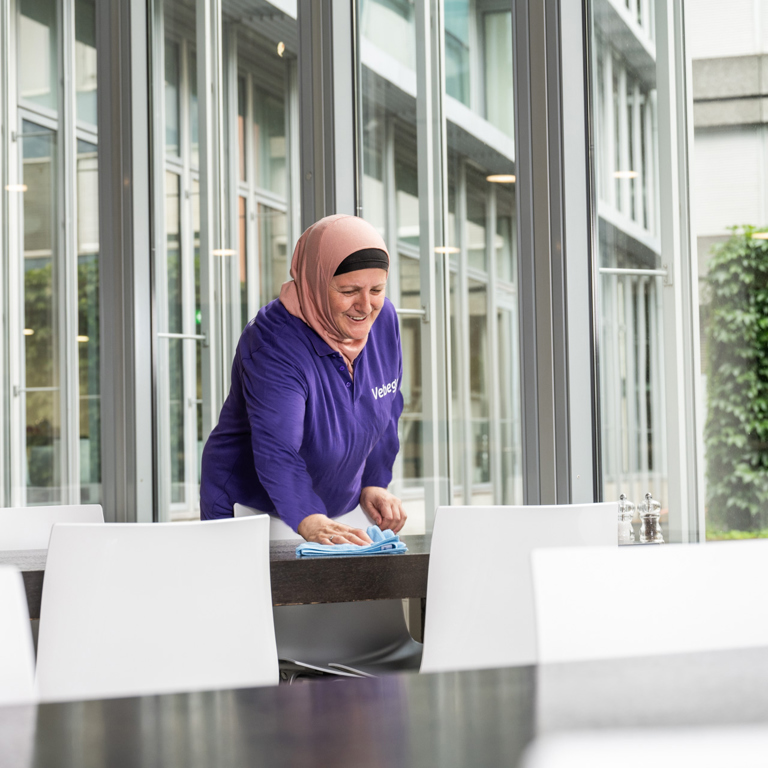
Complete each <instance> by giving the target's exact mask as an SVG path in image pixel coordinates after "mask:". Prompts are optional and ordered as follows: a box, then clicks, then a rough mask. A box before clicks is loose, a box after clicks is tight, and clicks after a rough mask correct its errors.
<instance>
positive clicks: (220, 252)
mask: <svg viewBox="0 0 768 768" xmlns="http://www.w3.org/2000/svg"><path fill="white" fill-rule="evenodd" d="M211 253H212V254H213V255H214V256H237V251H236V250H234V249H233V248H216V249H215V250H213V251H211Z"/></svg>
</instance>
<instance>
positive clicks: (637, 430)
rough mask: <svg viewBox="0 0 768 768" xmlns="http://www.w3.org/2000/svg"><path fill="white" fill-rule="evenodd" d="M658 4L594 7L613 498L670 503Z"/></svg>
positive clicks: (605, 0)
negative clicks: (660, 217) (649, 496)
mask: <svg viewBox="0 0 768 768" xmlns="http://www.w3.org/2000/svg"><path fill="white" fill-rule="evenodd" d="M652 6H653V3H648V4H643V3H638V4H637V7H636V15H635V17H633V16H632V15H631V14H629V13H628V12H626V11H625V10H624V9H623V8H622V7H620V6H618V5H616V4H615V3H614V2H613V0H600V1H599V2H596V3H595V4H594V7H593V39H594V46H593V59H592V71H593V90H594V94H595V99H594V101H595V114H594V116H593V119H594V125H595V137H596V164H595V176H596V181H597V209H598V239H599V271H600V280H599V284H598V291H599V306H600V315H601V325H600V338H601V342H600V349H601V354H600V402H601V426H602V438H601V439H602V451H601V453H602V465H603V466H602V472H603V497H604V498H606V499H612V498H617V497H618V495H619V494H620V493H626V494H627V495H628V496H629V497H630V498H632V499H639V498H642V496H643V495H644V494H645V493H646V492H647V491H651V492H652V493H653V494H654V496H656V497H658V498H661V499H666V498H667V477H666V473H667V467H666V458H665V452H666V440H667V439H666V428H665V397H664V372H663V353H664V350H663V337H662V333H661V328H662V322H663V313H662V295H661V289H662V281H663V272H664V265H663V263H662V257H661V241H660V235H659V221H658V207H659V203H658V199H659V192H658V181H657V180H658V151H657V147H656V135H657V117H656V61H655V58H654V53H653V52H654V42H653V29H654V26H653V11H652Z"/></svg>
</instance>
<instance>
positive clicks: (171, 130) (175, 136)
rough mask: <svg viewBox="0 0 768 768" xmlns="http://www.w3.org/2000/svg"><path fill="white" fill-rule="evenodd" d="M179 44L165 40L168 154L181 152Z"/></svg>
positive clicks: (166, 138)
mask: <svg viewBox="0 0 768 768" xmlns="http://www.w3.org/2000/svg"><path fill="white" fill-rule="evenodd" d="M179 70H180V62H179V46H178V44H177V43H175V42H174V41H173V40H168V39H166V41H165V151H166V152H167V153H168V154H169V155H177V156H178V155H179V154H181V145H180V143H179V142H180V140H181V136H180V132H179V80H180V71H179Z"/></svg>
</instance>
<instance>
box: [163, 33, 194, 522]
mask: <svg viewBox="0 0 768 768" xmlns="http://www.w3.org/2000/svg"><path fill="white" fill-rule="evenodd" d="M190 47H191V46H190V44H189V42H188V41H186V40H185V41H184V42H183V43H182V46H181V83H180V85H181V87H180V89H179V91H180V93H179V96H180V100H179V112H180V115H181V119H180V120H179V127H180V129H181V131H180V136H179V144H180V150H181V156H182V159H183V170H182V174H181V178H180V181H181V184H180V190H179V262H180V267H181V329H182V333H183V334H189V335H193V334H194V333H195V330H196V328H195V323H194V305H195V248H194V235H193V231H192V230H193V225H192V169H191V160H192V138H191V134H192V126H191V125H190V122H189V116H190V104H191V94H192V84H191V71H190V59H191V58H192V57H191V55H190ZM167 343H168V344H169V345H170V343H171V341H170V340H169V341H168V342H167ZM196 347H197V343H196V342H195V343H194V344H189V343H182V344H181V349H182V372H183V373H182V391H181V406H182V411H181V412H182V425H183V427H182V428H183V430H184V435H183V442H182V444H183V445H184V506H185V508H186V509H187V511H192V503H193V501H192V500H193V499H195V498H196V497H197V488H196V481H195V475H196V466H197V461H196V460H195V461H194V462H192V461H191V460H190V459H191V458H192V457H193V456H194V457H195V459H196V458H197V439H196V438H197V429H196V428H195V427H196V421H197V419H196V416H197V406H196V399H197V387H196V386H195V374H196V369H195V351H196ZM193 392H194V393H195V394H194V397H192V396H191V394H190V393H193Z"/></svg>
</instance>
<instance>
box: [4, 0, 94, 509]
mask: <svg viewBox="0 0 768 768" xmlns="http://www.w3.org/2000/svg"><path fill="white" fill-rule="evenodd" d="M15 10H16V11H17V13H16V14H14V15H13V16H12V23H13V24H14V25H15V26H14V29H13V31H12V34H13V35H14V39H15V40H16V41H18V45H17V46H16V59H15V61H14V62H6V64H7V65H9V66H10V67H11V71H12V72H14V73H15V75H14V77H15V82H16V83H17V85H18V88H17V89H14V90H12V91H11V92H12V93H15V95H16V97H17V100H16V103H14V104H7V105H6V106H7V109H8V112H7V114H8V116H9V120H10V122H11V125H12V128H11V132H12V134H13V135H14V137H15V138H16V139H18V141H15V142H14V143H13V144H12V145H11V150H10V155H9V156H10V157H11V158H13V157H14V156H15V157H17V158H18V165H16V164H14V163H13V162H12V163H11V165H10V166H9V168H8V176H7V180H8V181H7V186H6V190H7V192H8V194H9V195H10V196H11V199H10V201H9V210H10V212H11V217H10V218H9V219H8V221H9V222H13V221H19V222H20V229H19V231H18V232H17V231H15V228H14V227H11V229H10V232H9V233H8V240H7V242H8V243H9V244H10V249H9V252H8V257H9V258H8V261H7V268H8V271H7V274H8V277H9V281H10V282H9V284H8V305H7V312H8V314H7V321H8V325H7V329H8V332H9V337H10V340H9V344H8V347H7V349H8V350H9V366H8V368H7V370H5V371H4V375H7V377H8V378H7V379H6V381H7V383H8V388H7V389H6V390H5V391H6V392H10V393H11V396H10V403H9V408H8V414H9V419H10V420H9V422H8V428H7V429H6V430H5V435H6V439H7V440H8V442H7V444H6V445H5V446H4V448H3V450H2V451H0V453H1V454H2V455H3V456H4V457H5V458H4V461H6V462H7V464H6V465H5V466H4V467H3V470H5V468H6V466H7V468H8V470H9V473H8V475H5V473H4V471H0V486H3V487H0V491H2V493H3V498H4V501H5V503H6V504H11V505H25V504H46V503H80V502H94V501H100V500H101V446H100V389H99V353H100V349H99V298H98V280H99V277H98V252H99V236H98V217H97V209H98V208H97V200H98V194H97V178H98V177H97V173H98V165H97V157H96V150H97V128H96V110H95V104H96V102H95V98H96V50H95V26H94V19H95V7H94V2H93V0H78V2H73V3H64V4H59V3H57V2H53V1H52V0H19V2H18V3H16V6H15ZM62 62H65V63H64V64H63V63H62ZM62 67H63V68H62ZM6 95H7V94H6V93H4V94H3V97H4V98H5V97H6ZM69 116H72V117H73V119H71V120H70V119H68V118H69ZM17 150H18V155H15V154H14V153H15V152H16V151H17ZM16 214H18V217H17V218H16ZM6 479H7V483H6V482H2V481H3V480H6Z"/></svg>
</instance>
